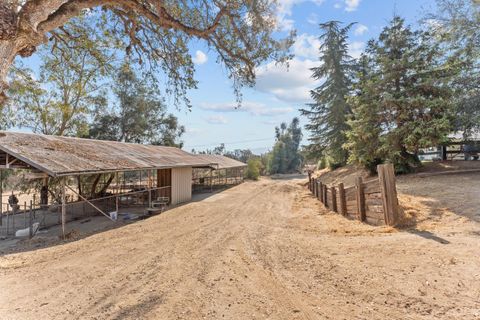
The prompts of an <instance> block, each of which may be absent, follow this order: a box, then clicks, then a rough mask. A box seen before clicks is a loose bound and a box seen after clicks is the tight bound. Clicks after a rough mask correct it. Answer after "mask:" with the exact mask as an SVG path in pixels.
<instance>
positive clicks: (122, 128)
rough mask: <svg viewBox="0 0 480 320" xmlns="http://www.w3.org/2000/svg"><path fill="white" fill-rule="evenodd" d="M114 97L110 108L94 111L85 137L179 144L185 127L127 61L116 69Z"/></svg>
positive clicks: (149, 83) (155, 90)
mask: <svg viewBox="0 0 480 320" xmlns="http://www.w3.org/2000/svg"><path fill="white" fill-rule="evenodd" d="M113 92H114V94H115V97H116V101H115V103H113V105H112V106H111V108H109V109H110V111H106V110H105V108H99V109H97V110H96V114H95V117H94V121H93V123H92V125H91V127H90V130H89V133H88V136H89V137H90V138H94V139H101V140H113V141H125V142H135V143H146V144H158V145H166V146H178V147H181V146H182V142H180V141H179V138H180V137H181V136H182V134H183V133H184V132H185V128H184V127H183V126H180V125H179V124H178V120H177V118H176V117H175V116H174V115H172V114H168V113H167V108H166V106H165V104H164V102H163V99H162V98H161V97H160V96H159V95H158V90H157V87H156V85H155V81H151V79H149V78H143V79H140V78H138V76H137V75H136V73H135V71H134V70H133V69H132V68H131V67H130V65H129V64H128V61H127V62H125V63H124V64H123V65H122V66H121V67H120V69H119V71H118V73H117V77H116V81H115V83H114V85H113Z"/></svg>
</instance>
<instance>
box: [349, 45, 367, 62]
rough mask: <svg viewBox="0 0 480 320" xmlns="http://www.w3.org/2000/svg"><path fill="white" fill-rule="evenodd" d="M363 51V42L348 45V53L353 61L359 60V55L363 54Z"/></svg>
mask: <svg viewBox="0 0 480 320" xmlns="http://www.w3.org/2000/svg"><path fill="white" fill-rule="evenodd" d="M364 49H365V42H362V41H354V42H351V43H350V44H349V45H348V51H349V52H348V53H349V54H350V55H351V56H352V57H353V58H355V59H358V58H360V55H361V54H362V53H363V50H364Z"/></svg>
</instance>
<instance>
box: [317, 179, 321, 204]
mask: <svg viewBox="0 0 480 320" xmlns="http://www.w3.org/2000/svg"><path fill="white" fill-rule="evenodd" d="M321 185H322V183H321V182H320V180H319V181H317V200H320V190H321V188H320V186H321Z"/></svg>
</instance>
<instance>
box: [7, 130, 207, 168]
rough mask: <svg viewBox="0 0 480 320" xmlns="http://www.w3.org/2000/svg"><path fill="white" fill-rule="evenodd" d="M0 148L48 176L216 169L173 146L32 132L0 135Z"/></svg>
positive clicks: (205, 160) (205, 161) (204, 160)
mask: <svg viewBox="0 0 480 320" xmlns="http://www.w3.org/2000/svg"><path fill="white" fill-rule="evenodd" d="M0 149H1V150H3V151H4V152H6V153H8V154H10V155H12V156H14V157H15V158H18V159H19V160H22V161H24V162H25V163H27V164H29V165H31V166H32V167H34V168H36V169H38V170H40V171H43V172H46V173H48V174H49V175H51V176H66V175H79V174H87V173H98V172H114V171H130V170H140V169H157V168H175V167H192V166H212V167H215V166H216V164H215V163H211V162H210V160H207V159H202V158H199V157H196V156H195V155H192V154H190V153H188V152H185V151H183V150H180V149H178V148H174V147H163V146H153V145H142V144H135V143H125V142H116V141H104V140H93V139H80V138H71V137H60V136H48V135H40V134H33V133H20V132H0Z"/></svg>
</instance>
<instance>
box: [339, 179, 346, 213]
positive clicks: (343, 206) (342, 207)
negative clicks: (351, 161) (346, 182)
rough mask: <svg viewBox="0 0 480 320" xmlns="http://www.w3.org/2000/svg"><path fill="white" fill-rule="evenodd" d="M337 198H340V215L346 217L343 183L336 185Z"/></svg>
mask: <svg viewBox="0 0 480 320" xmlns="http://www.w3.org/2000/svg"><path fill="white" fill-rule="evenodd" d="M338 196H339V198H340V213H341V214H342V215H344V216H347V198H346V196H345V187H344V186H343V183H340V184H339V185H338Z"/></svg>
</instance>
